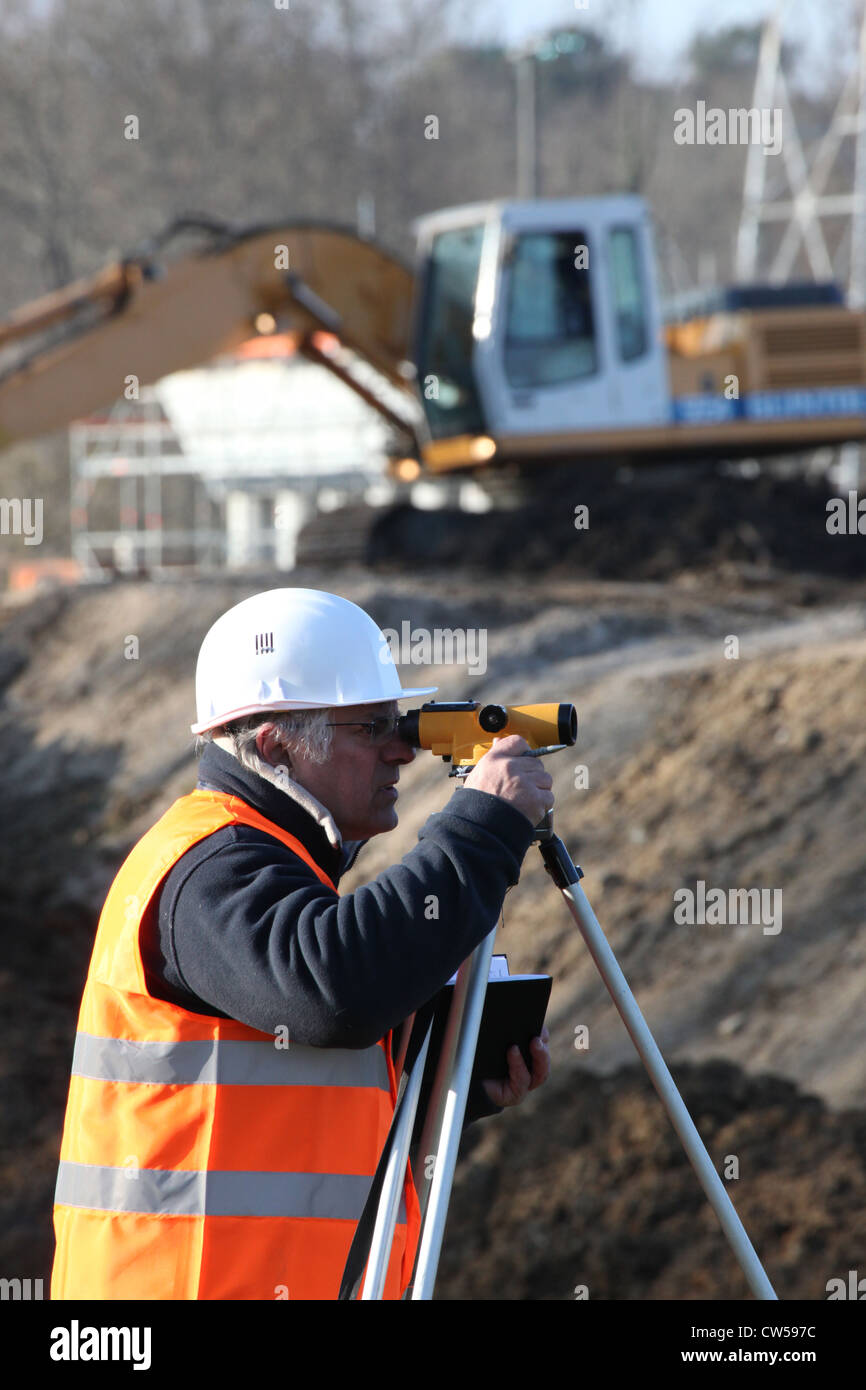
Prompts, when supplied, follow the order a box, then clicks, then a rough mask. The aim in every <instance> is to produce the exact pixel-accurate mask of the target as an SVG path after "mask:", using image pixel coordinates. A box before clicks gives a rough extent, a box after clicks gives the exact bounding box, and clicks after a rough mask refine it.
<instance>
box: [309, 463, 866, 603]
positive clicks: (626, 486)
mask: <svg viewBox="0 0 866 1390" xmlns="http://www.w3.org/2000/svg"><path fill="white" fill-rule="evenodd" d="M833 495H834V494H833V493H832V492H831V491H830V490H828V487H827V486H826V484H822V483H818V482H814V483H813V482H808V481H805V480H803V479H784V478H778V477H772V476H768V475H766V476H762V477H759V478H754V479H752V478H744V477H740V476H730V477H725V476H718V475H714V476H711V477H709V478H705V477H702V478H701V479H700V482H699V484H697V483H696V482H695V481H689V480H688V479H687V478H686V477H684V476H683V475H682V474H679V475H678V476H676V477H674V478H671V477H669V476H665V475H658V474H654V473H651V472H646V473H642V472H636V473H634V474H632V475H631V476H630V478H629V479H628V480H627V481H624V480H619V481H618V480H617V479H616V477H613V476H610V475H608V477H607V478H604V477H603V476H599V474H598V472H597V471H596V472H593V473H592V474H587V475H585V476H584V475H582V474H580V473H578V472H577V471H576V470H572V471H570V472H568V473H564V472H559V471H558V470H556V471H555V472H553V473H548V472H547V471H546V470H539V474H538V483H537V496H536V498H535V500H533V501H530V502H527V503H526V504H524V505H522V506H520V507H517V508H516V509H514V510H509V511H499V510H496V511H491V512H486V513H482V514H472V513H467V512H463V511H459V510H457V509H455V508H445V509H443V510H441V511H418V510H416V509H414V508H412V507H409V506H404V507H399V508H395V509H393V510H392V511H390V512H388V513H387V514H386V515H385V516H384V517H382V518H380V519H379V520H378V521H377V520H376V519H375V515H374V514H372V513H371V515H370V523H371V527H372V531H371V536H370V541H369V545H368V551H367V559H368V563H370V564H372V565H374V566H375V567H376V568H378V569H381V570H383V571H387V570H397V569H405V568H406V567H407V566H411V565H416V564H418V563H424V564H428V565H431V566H442V567H443V568H447V567H450V566H452V565H461V566H465V567H467V568H470V569H473V570H478V571H485V572H487V573H499V574H501V573H513V574H521V573H538V572H541V571H544V572H545V573H547V574H549V575H557V576H559V575H563V576H564V575H586V576H591V575H596V576H598V577H600V578H610V579H618V580H627V579H654V580H660V579H667V578H671V577H672V576H675V575H676V574H678V573H680V572H681V571H682V570H699V571H701V570H710V569H713V568H717V567H719V566H720V565H725V564H739V565H743V564H745V565H749V566H757V567H759V568H761V569H765V570H773V569H778V570H783V571H794V570H797V571H802V572H805V573H814V574H825V575H834V576H849V577H854V576H862V575H864V574H866V545H864V538H863V536H858V535H830V534H829V533H828V531H827V517H828V514H827V501H828V499H829V498H830V497H831V496H833ZM579 507H585V508H587V513H579V512H577V511H576V510H575V509H576V508H579ZM578 522H580V523H581V524H580V526H579V527H578V525H577V523H578ZM331 524H332V525H336V524H337V522H336V514H333V520H332V523H331ZM353 525H354V528H355V532H357V525H358V522H357V516H354V517H353Z"/></svg>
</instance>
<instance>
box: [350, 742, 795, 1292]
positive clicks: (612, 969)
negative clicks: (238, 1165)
mask: <svg viewBox="0 0 866 1390" xmlns="http://www.w3.org/2000/svg"><path fill="white" fill-rule="evenodd" d="M533 751H534V752H536V754H538V753H543V752H547V751H552V749H538V750H533ZM467 770H468V769H467ZM533 842H534V843H537V844H538V848H539V850H540V852H541V857H542V859H543V861H544V867H545V869H546V870H547V872H548V874H549V875H550V877H551V878H552V879H553V881H554V883H555V884H556V886H557V887H558V888H559V889H560V891H561V893H562V896H563V898H564V899H565V902H566V904H567V906H568V909H569V911H570V912H571V915H572V917H573V918H574V920H575V922H576V923H577V926H578V928H579V930H580V933H581V935H582V937H583V939H584V941H585V942H586V944H587V946H588V948H589V952H590V955H591V956H592V958H593V960H594V961H595V963H596V965H597V967H598V969H599V972H600V974H601V977H602V979H603V980H604V983H605V985H606V986H607V989H608V991H609V993H610V995H611V998H612V999H613V1002H614V1004H615V1005H616V1007H617V1009H618V1010H619V1013H620V1015H621V1017H622V1020H623V1022H624V1023H625V1026H626V1028H627V1030H628V1032H629V1035H630V1037H631V1039H632V1042H633V1043H634V1045H635V1047H636V1048H637V1051H638V1053H639V1055H640V1057H641V1060H642V1061H643V1063H644V1065H645V1066H646V1069H647V1071H648V1072H649V1076H650V1080H651V1081H652V1083H653V1085H654V1086H655V1089H656V1091H657V1092H658V1094H659V1096H660V1098H661V1101H662V1104H663V1105H664V1107H665V1109H666V1110H667V1113H668V1117H669V1119H670V1121H671V1123H672V1125H673V1127H674V1129H675V1130H676V1132H677V1134H678V1135H679V1137H680V1140H681V1141H682V1144H683V1147H684V1148H685V1151H686V1154H687V1156H688V1158H689V1161H690V1162H691V1164H692V1167H693V1168H694V1170H695V1172H696V1174H697V1177H698V1180H699V1182H700V1184H701V1186H702V1187H703V1189H704V1192H705V1193H706V1195H707V1198H708V1200H709V1201H710V1203H711V1205H712V1207H713V1209H714V1211H715V1213H716V1215H717V1217H718V1219H719V1222H720V1223H721V1226H722V1230H723V1231H724V1233H725V1235H726V1236H727V1238H728V1241H729V1242H730V1245H731V1247H732V1249H733V1252H734V1254H735V1256H736V1258H737V1260H738V1262H739V1264H740V1267H741V1268H742V1270H743V1273H744V1274H745V1276H746V1279H747V1281H748V1284H749V1287H750V1288H751V1290H752V1293H753V1294H754V1295H755V1297H756V1298H759V1299H767V1300H770V1299H775V1298H776V1296H777V1295H776V1294H775V1292H774V1290H773V1286H772V1285H771V1283H770V1281H769V1279H768V1278H767V1275H766V1273H765V1272H764V1269H763V1266H762V1265H761V1262H760V1260H759V1259H758V1256H757V1254H756V1253H755V1250H754V1247H753V1246H752V1243H751V1241H750V1240H749V1237H748V1235H747V1234H746V1231H745V1228H744V1227H743V1224H742V1222H741V1221H740V1218H739V1217H738V1216H737V1213H736V1211H735V1209H734V1205H733V1203H732V1202H731V1199H730V1197H729V1196H728V1194H727V1191H726V1190H725V1187H724V1185H723V1184H722V1181H721V1178H720V1177H719V1175H718V1173H717V1172H716V1170H715V1168H714V1167H713V1163H712V1160H711V1158H710V1156H709V1154H708V1153H707V1150H706V1148H705V1147H704V1144H703V1141H702V1139H701V1137H700V1135H699V1134H698V1131H697V1129H696V1128H695V1125H694V1122H693V1120H692V1118H691V1116H690V1115H689V1112H688V1110H687V1109H686V1106H685V1104H684V1102H683V1100H682V1097H681V1096H680V1094H679V1091H678V1090H677V1088H676V1085H675V1084H674V1080H673V1077H672V1076H671V1074H670V1072H669V1071H668V1068H667V1066H666V1064H665V1060H664V1058H663V1057H662V1054H661V1052H660V1051H659V1049H658V1046H657V1045H656V1042H655V1040H654V1038H653V1036H652V1034H651V1032H650V1030H649V1028H648V1027H647V1024H646V1020H645V1019H644V1017H643V1014H642V1013H641V1011H640V1009H639V1008H638V1005H637V1002H636V1000H635V998H634V996H633V995H632V993H631V990H630V989H629V986H628V983H627V981H626V978H625V976H624V975H623V973H622V970H621V969H620V967H619V964H618V962H617V960H616V957H615V956H614V953H613V951H612V950H611V948H610V946H609V944H608V942H607V939H606V937H605V935H604V932H603V931H602V929H601V927H600V925H599V923H598V920H597V919H596V916H595V913H594V912H593V910H592V908H591V907H590V905H589V902H588V900H587V898H586V895H585V893H584V891H583V888H582V887H581V884H580V880H581V878H583V871H582V870H581V869H580V868H579V867H578V866H577V865H576V864H575V863H574V862H573V861H572V859H571V856H570V855H569V853H568V851H567V849H566V848H565V845H564V844H563V843H562V840H560V838H559V836H558V835H555V834H554V833H553V815H552V812H550V811H548V813H547V814H546V815H545V816H544V818H543V820H542V821H540V823H539V824H538V825H537V826H536V828H535V833H534V835H533ZM495 936H496V928H495V927H494V929H493V930H492V931H491V932H490V933H489V935H488V936H486V937H485V938H484V940H483V941H482V942H481V944H480V945H479V946H477V947H476V948H475V950H474V951H473V953H472V955H471V956H469V957H468V958H467V959H466V960H465V961H464V962H463V964H462V965H461V967H460V970H459V971H458V974H457V983H456V986H455V989H454V997H453V1000H452V1003H451V1008H450V1011H449V1014H448V1021H447V1024H446V1028H445V1037H444V1040H443V1043H442V1049H441V1052H440V1054H439V1060H438V1063H437V1067H436V1074H435V1077H434V1080H433V1089H432V1092H431V1096H430V1102H429V1104H428V1107H427V1112H426V1115H425V1119H424V1124H423V1129H422V1132H421V1141H420V1145H419V1148H418V1153H419V1156H420V1158H421V1161H422V1163H423V1168H422V1169H421V1171H420V1173H419V1174H416V1185H418V1200H419V1205H420V1208H421V1221H422V1225H421V1237H420V1241H419V1247H418V1257H417V1262H416V1265H415V1274H414V1280H413V1284H412V1293H411V1297H412V1299H413V1300H425V1299H431V1298H432V1297H433V1285H434V1283H435V1281H436V1270H437V1268H438V1264H439V1255H440V1252H441V1249H442V1238H443V1235H444V1233H445V1221H446V1218H447V1215H448V1202H449V1200H450V1196H451V1187H452V1184H453V1181H454V1169H455V1166H456V1163H457V1150H458V1146H459V1143H460V1135H461V1132H462V1128H463V1119H464V1115H465V1111H466V1101H467V1097H468V1093H469V1083H470V1080H471V1077H472V1067H473V1062H474V1059H475V1049H476V1046H477V1042H478V1032H479V1028H480V1026H481V1013H482V1009H483V1007H484V996H485V992H486V989H487V980H488V975H489V971H490V958H491V956H492V954H493V942H494V938H495ZM414 1019H415V1015H414V1014H413V1015H412V1017H411V1018H409V1019H407V1020H406V1025H405V1027H404V1031H403V1034H402V1036H401V1042H400V1055H399V1065H398V1075H399V1074H400V1071H401V1070H402V1064H403V1060H404V1059H405V1056H406V1051H407V1048H408V1045H409V1037H410V1034H411V1031H412V1027H413V1023H414ZM432 1028H433V1024H432V1020H431V1023H430V1025H429V1027H428V1029H427V1033H426V1036H425V1038H424V1042H423V1045H422V1046H421V1048H420V1050H419V1052H418V1056H417V1058H416V1060H415V1063H414V1065H413V1067H412V1069H411V1072H410V1073H409V1076H408V1078H407V1082H406V1087H405V1090H404V1092H403V1095H402V1097H401V1099H400V1103H399V1107H398V1113H397V1114H396V1116H395V1121H396V1123H395V1126H394V1129H393V1131H392V1142H391V1151H390V1154H389V1157H388V1164H387V1168H386V1171H385V1178H384V1183H383V1187H382V1192H381V1196H380V1200H379V1206H378V1210H377V1213H376V1221H375V1226H374V1230H373V1237H372V1241H371V1245H370V1255H369V1259H368V1262H367V1273H366V1277H365V1280H364V1286H363V1290H362V1293H361V1298H362V1299H365V1300H371V1299H379V1298H381V1297H382V1294H383V1290H384V1286H385V1274H386V1270H387V1267H388V1258H389V1255H390V1251H391V1244H392V1241H393V1238H394V1228H395V1225H396V1222H397V1213H398V1207H399V1202H400V1194H401V1191H402V1188H403V1182H404V1178H405V1173H406V1163H407V1160H408V1157H409V1148H410V1144H411V1140H412V1133H413V1125H414V1121H415V1112H416V1110H417V1106H418V1097H419V1095H420V1091H421V1082H422V1078H423V1074H424V1067H425V1063H426V1059H427V1052H428V1048H429V1044H430V1034H431V1032H432ZM431 1163H432V1167H431Z"/></svg>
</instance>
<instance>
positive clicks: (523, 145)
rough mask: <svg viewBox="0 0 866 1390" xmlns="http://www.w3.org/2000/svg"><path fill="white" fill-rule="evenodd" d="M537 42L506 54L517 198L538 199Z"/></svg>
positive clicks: (531, 41) (527, 43) (529, 40)
mask: <svg viewBox="0 0 866 1390" xmlns="http://www.w3.org/2000/svg"><path fill="white" fill-rule="evenodd" d="M536 44H537V40H536V39H528V40H527V42H526V43H525V44H523V45H522V47H520V48H517V49H514V50H513V51H512V52H511V53H509V54H508V55H507V56H508V61H509V62H510V63H513V64H514V76H515V81H516V86H517V197H518V198H537V197H538V92H537V82H536V74H535V50H536Z"/></svg>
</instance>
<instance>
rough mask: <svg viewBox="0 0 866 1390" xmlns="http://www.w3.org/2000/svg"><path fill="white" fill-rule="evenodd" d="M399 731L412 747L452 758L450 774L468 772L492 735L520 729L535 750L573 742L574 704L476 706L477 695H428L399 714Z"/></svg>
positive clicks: (488, 746)
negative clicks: (443, 697) (449, 697)
mask: <svg viewBox="0 0 866 1390" xmlns="http://www.w3.org/2000/svg"><path fill="white" fill-rule="evenodd" d="M399 733H400V736H401V738H403V739H404V740H405V741H406V743H408V744H410V745H411V746H412V747H413V748H428V749H429V750H430V752H431V753H433V754H435V755H436V756H437V757H441V758H444V760H445V762H446V763H452V764H453V768H452V771H451V776H452V777H456V776H459V775H460V770H461V769H465V770H466V771H469V769H470V768H472V767H474V766H475V764H476V763H477V762H478V760H479V759H480V758H483V757H484V754H485V753H487V752H488V751H489V750H490V749H491V748H492V747H493V742H494V740H495V739H497V738H506V737H507V735H509V734H520V736H521V738H525V739H526V742H527V743H528V744H529V746H530V748H531V749H533V751H534V752H536V753H552V752H553V751H554V749H559V748H567V747H570V746H571V745H572V744H574V743H576V742H577V712H576V710H575V708H574V705H568V704H561V703H557V702H556V701H554V702H553V703H550V704H544V705H481V704H480V703H479V701H478V700H451V701H445V700H441V701H437V700H430V701H428V703H427V704H425V705H422V706H421V708H420V709H411V710H409V711H408V712H407V713H406V714H404V715H403V716H402V718H401V719H400V724H399Z"/></svg>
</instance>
